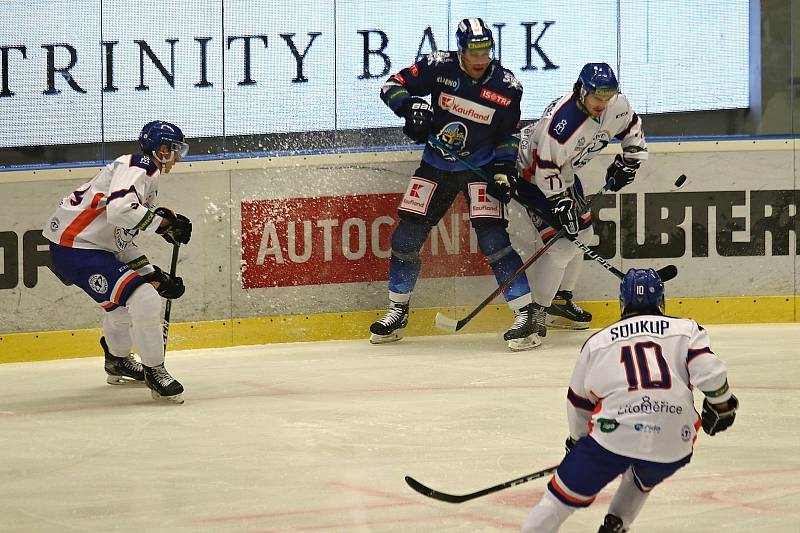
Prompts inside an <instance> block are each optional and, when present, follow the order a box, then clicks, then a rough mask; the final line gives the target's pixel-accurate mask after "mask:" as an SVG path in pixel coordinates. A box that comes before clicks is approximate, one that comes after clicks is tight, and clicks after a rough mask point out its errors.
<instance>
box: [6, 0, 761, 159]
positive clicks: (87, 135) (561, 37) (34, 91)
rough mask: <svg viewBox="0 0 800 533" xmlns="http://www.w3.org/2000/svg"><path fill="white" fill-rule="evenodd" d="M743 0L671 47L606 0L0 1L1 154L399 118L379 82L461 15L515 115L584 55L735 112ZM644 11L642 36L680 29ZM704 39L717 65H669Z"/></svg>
mask: <svg viewBox="0 0 800 533" xmlns="http://www.w3.org/2000/svg"><path fill="white" fill-rule="evenodd" d="M708 2H710V3H713V4H719V3H720V2H722V0H708ZM708 2H707V3H708ZM747 2H748V0H725V1H724V6H725V8H726V17H725V18H724V19H719V18H718V17H717V18H713V17H710V18H708V20H705V19H702V18H698V19H697V20H695V19H694V18H693V25H694V26H693V28H695V29H694V30H693V33H692V35H693V38H694V39H695V40H694V41H692V43H693V44H692V45H691V46H688V45H687V46H685V47H680V49H676V48H675V47H672V46H669V47H664V46H660V45H659V46H656V45H658V44H659V43H650V42H649V41H647V39H649V37H647V36H644V37H642V38H637V37H633V36H631V37H630V38H626V39H622V40H620V39H619V38H618V35H617V28H618V27H619V25H620V23H621V21H622V20H639V19H640V18H641V13H640V9H638V8H636V9H634V8H633V7H630V8H629V7H626V6H627V4H625V3H623V4H619V3H618V1H617V0H596V1H595V2H594V3H593V14H592V20H591V24H590V30H589V29H588V28H589V26H587V22H586V21H585V18H582V17H576V16H575V13H574V6H573V4H572V3H569V2H560V1H558V0H543V1H542V2H535V3H533V4H534V5H532V3H531V2H519V1H518V0H495V1H494V2H488V3H485V2H480V3H479V4H480V6H481V7H480V9H479V11H480V12H461V9H465V8H455V7H453V6H454V5H455V4H463V3H455V2H447V1H445V0H442V1H433V2H425V3H424V8H423V7H420V5H417V4H413V3H412V4H409V3H408V2H405V1H400V0H380V1H378V0H363V1H359V2H355V1H353V0H308V1H307V2H302V3H301V2H296V0H192V1H191V2H189V1H186V0H179V1H177V2H174V5H171V7H170V8H169V9H165V4H164V3H163V1H162V0H137V2H135V3H133V2H127V1H125V0H70V1H69V2H67V1H56V0H3V1H1V2H0V16H1V17H2V18H1V19H0V20H1V21H2V22H0V148H2V147H15V146H38V145H56V144H78V143H97V142H101V141H107V142H113V141H121V140H130V139H132V138H133V137H134V136H135V135H136V133H137V132H138V129H139V128H140V127H141V125H142V124H143V123H145V122H147V121H149V120H155V119H164V120H169V121H171V122H174V123H176V124H178V125H180V126H181V128H182V129H183V130H184V132H186V134H187V135H188V136H189V137H190V138H197V137H220V136H223V135H226V136H237V135H252V134H265V133H288V132H311V131H325V130H334V129H358V128H378V127H391V126H399V125H400V121H399V120H398V118H397V117H396V116H394V114H393V113H392V112H391V111H390V110H389V109H388V108H387V107H386V106H385V105H383V103H382V102H381V101H380V98H379V92H380V87H381V85H382V84H383V82H384V80H385V79H386V78H387V77H388V76H389V75H390V74H392V73H393V72H396V71H398V70H400V69H401V68H402V67H406V66H408V65H410V64H411V63H412V62H414V61H415V60H417V59H418V58H420V57H421V56H423V55H424V54H427V53H430V52H432V51H435V50H452V49H454V48H455V29H456V25H457V24H458V21H459V20H460V19H461V18H463V17H469V16H481V17H483V18H484V19H485V20H486V21H487V22H488V24H489V25H490V26H491V28H492V32H493V33H494V38H495V56H496V57H497V58H498V59H499V60H500V61H501V62H502V64H503V66H505V67H506V68H508V69H510V70H512V71H513V72H514V74H515V75H516V77H517V79H518V80H519V81H520V82H521V83H522V84H523V86H524V89H525V91H524V94H523V98H522V106H521V107H522V118H523V119H534V118H538V117H539V116H541V113H542V111H543V110H544V108H545V107H546V106H547V104H548V103H550V102H551V101H552V100H553V99H555V98H558V97H559V96H561V95H563V94H565V93H566V92H568V91H569V90H571V88H572V85H573V84H574V82H575V79H576V78H577V75H578V73H579V72H580V69H581V67H582V66H583V65H584V63H586V62H587V61H606V62H608V63H610V64H612V65H614V66H615V68H617V69H618V70H620V72H621V80H622V84H623V89H624V91H625V93H626V94H627V95H628V97H629V99H630V100H631V101H632V102H634V103H635V105H636V109H637V111H640V112H642V113H655V112H668V111H686V110H692V109H714V108H716V107H720V106H723V107H737V106H742V105H744V106H745V107H746V105H747V87H748V86H749V85H748V79H747V72H748V70H747V68H741V65H742V64H744V65H746V64H747V58H748V49H747V46H746V44H747V40H746V39H744V40H743V42H744V44H740V41H742V40H741V39H740V40H736V39H725V40H723V41H720V42H717V41H713V39H714V37H713V36H715V35H739V33H741V28H745V31H746V28H747V13H748V12H747V9H746V6H747V5H748V3H747ZM720 5H722V4H720ZM730 6H737V9H736V10H734V11H733V12H731V13H729V11H730V9H729V7H730ZM739 6H743V8H742V9H739ZM620 9H621V10H622V11H620ZM700 15H702V13H701V14H700ZM700 15H698V16H700ZM734 15H736V16H734ZM649 20H651V22H650V24H651V26H650V28H651V32H650V33H653V34H654V35H673V34H675V33H676V32H678V30H680V29H681V25H682V24H683V22H682V19H681V18H680V17H672V18H669V17H668V18H665V17H650V19H649ZM707 27H711V28H713V31H705V30H704V28H707ZM704 40H705V41H708V42H705V41H704ZM737 47H738V48H737ZM645 48H646V49H647V50H648V60H647V62H646V63H641V57H642V55H641V50H643V49H645ZM707 49H713V50H715V61H716V62H717V68H716V69H686V68H684V67H682V66H681V65H687V64H690V65H691V64H696V62H695V61H693V59H694V57H695V55H696V53H697V51H700V50H702V51H705V50H707ZM729 49H730V50H729ZM626 61H627V62H628V63H626ZM631 62H633V63H631ZM620 67H621V68H620ZM719 72H724V73H726V74H725V75H726V78H725V80H724V83H723V80H720V79H719V74H718V73H719ZM667 74H668V75H669V79H670V83H671V84H672V85H673V86H691V87H692V88H693V91H692V94H691V95H688V96H687V95H686V94H684V93H681V92H670V91H663V83H660V82H659V81H658V80H662V79H665V78H664V76H665V75H667ZM736 76H739V77H741V79H739V78H737V77H736ZM654 80H655V81H654ZM448 92H449V93H453V95H454V96H460V95H459V94H458V91H457V89H455V88H454V89H453V90H452V91H448ZM729 92H730V93H731V94H728V93H729ZM740 93H741V94H740ZM736 95H738V96H737V98H739V100H736V99H735V98H733V96H736ZM703 98H705V99H706V100H703ZM299 148H307V146H301V147H299ZM0 164H2V161H0Z"/></svg>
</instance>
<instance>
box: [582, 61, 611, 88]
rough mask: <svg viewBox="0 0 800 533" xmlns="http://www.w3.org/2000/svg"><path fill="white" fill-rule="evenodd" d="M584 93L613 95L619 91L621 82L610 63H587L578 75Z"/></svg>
mask: <svg viewBox="0 0 800 533" xmlns="http://www.w3.org/2000/svg"><path fill="white" fill-rule="evenodd" d="M578 82H579V83H580V84H581V90H582V91H583V95H584V96H585V95H586V93H590V92H592V93H595V94H597V95H598V96H613V95H615V94H617V93H618V92H619V82H618V81H617V77H616V76H615V75H614V70H612V68H611V67H610V66H609V65H608V63H586V64H585V65H584V66H583V68H582V69H581V73H580V75H579V76H578Z"/></svg>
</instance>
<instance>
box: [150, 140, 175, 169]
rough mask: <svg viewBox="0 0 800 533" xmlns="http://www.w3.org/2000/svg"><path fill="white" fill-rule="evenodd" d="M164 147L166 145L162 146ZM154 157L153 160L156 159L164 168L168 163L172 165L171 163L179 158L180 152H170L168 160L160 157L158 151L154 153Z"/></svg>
mask: <svg viewBox="0 0 800 533" xmlns="http://www.w3.org/2000/svg"><path fill="white" fill-rule="evenodd" d="M162 146H164V145H162ZM159 148H160V147H159ZM152 155H153V159H155V160H156V161H158V162H159V163H161V165H162V166H163V165H166V164H167V163H171V162H173V161H175V158H176V157H177V155H178V152H177V151H176V150H170V151H169V157H168V158H166V159H162V158H161V156H160V155H159V152H157V151H156V152H153V153H152Z"/></svg>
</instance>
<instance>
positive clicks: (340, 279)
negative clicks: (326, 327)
mask: <svg viewBox="0 0 800 533" xmlns="http://www.w3.org/2000/svg"><path fill="white" fill-rule="evenodd" d="M402 197H403V195H402V194H366V195H355V196H325V197H319V198H289V199H280V200H249V201H243V202H242V204H241V209H242V260H243V263H244V267H243V268H244V270H243V272H242V286H243V288H245V289H254V288H263V287H287V286H297V285H324V284H330V283H353V282H365V281H381V280H386V279H387V277H388V270H389V257H390V255H391V236H392V231H393V230H394V228H395V226H396V225H397V222H398V217H397V206H398V204H399V202H400V200H401V199H402ZM422 261H423V263H422V264H423V266H422V272H421V276H422V277H431V278H437V277H453V276H482V275H487V274H491V270H490V269H489V267H488V266H487V265H486V260H485V259H484V258H483V256H482V255H481V253H480V251H479V250H478V246H477V241H476V238H475V234H474V232H473V231H472V229H471V228H470V225H469V220H468V216H467V206H466V201H464V199H463V198H461V197H459V198H458V200H457V201H456V202H455V203H454V205H453V207H451V209H450V210H449V211H448V212H447V214H446V215H445V216H444V217H443V218H442V221H441V222H440V223H439V224H438V226H436V227H435V228H434V229H433V230H432V231H431V235H430V237H429V238H428V241H427V242H426V243H425V246H424V247H423V249H422Z"/></svg>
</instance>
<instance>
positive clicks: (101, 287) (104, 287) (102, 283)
mask: <svg viewBox="0 0 800 533" xmlns="http://www.w3.org/2000/svg"><path fill="white" fill-rule="evenodd" d="M89 287H91V288H92V290H93V291H94V292H96V293H97V294H105V293H107V292H108V280H107V279H106V277H105V276H104V275H102V274H92V275H91V276H89Z"/></svg>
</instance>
